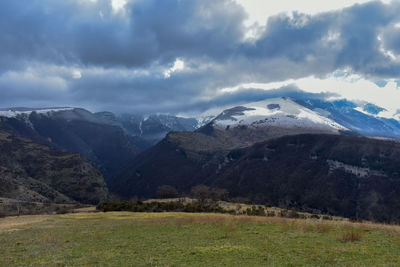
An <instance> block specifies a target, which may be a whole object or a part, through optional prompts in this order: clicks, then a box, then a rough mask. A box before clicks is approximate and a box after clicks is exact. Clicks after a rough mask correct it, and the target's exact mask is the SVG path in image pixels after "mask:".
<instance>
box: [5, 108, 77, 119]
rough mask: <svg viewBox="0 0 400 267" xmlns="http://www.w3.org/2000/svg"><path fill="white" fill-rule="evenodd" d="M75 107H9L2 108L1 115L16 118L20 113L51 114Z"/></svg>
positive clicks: (27, 114)
mask: <svg viewBox="0 0 400 267" xmlns="http://www.w3.org/2000/svg"><path fill="white" fill-rule="evenodd" d="M73 109H74V108H69V107H62V108H9V109H0V117H7V118H15V117H18V116H20V115H26V116H29V115H30V114H31V113H32V112H36V113H38V114H46V115H48V114H51V113H54V112H59V111H70V110H73Z"/></svg>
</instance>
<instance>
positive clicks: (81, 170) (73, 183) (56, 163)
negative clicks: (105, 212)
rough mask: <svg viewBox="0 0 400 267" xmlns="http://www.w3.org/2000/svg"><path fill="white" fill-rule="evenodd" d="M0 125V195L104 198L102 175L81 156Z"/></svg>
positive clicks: (77, 199)
mask: <svg viewBox="0 0 400 267" xmlns="http://www.w3.org/2000/svg"><path fill="white" fill-rule="evenodd" d="M0 127H1V128H0V184H1V186H0V197H2V198H9V199H14V200H18V201H22V202H40V203H78V202H81V203H93V204H95V203H98V202H99V201H103V200H105V199H106V198H107V197H108V190H107V187H106V184H105V182H104V178H103V176H102V175H101V173H100V172H99V171H98V170H97V169H96V168H94V167H93V166H92V165H91V164H90V163H89V162H88V161H87V160H86V159H84V158H83V157H82V156H80V155H78V154H71V153H64V152H60V151H58V150H55V149H53V148H50V147H48V146H45V145H40V144H37V143H34V142H32V141H31V140H28V139H24V138H20V137H16V136H14V135H12V134H10V133H9V132H7V131H6V130H5V128H4V127H3V126H2V125H1V124H0Z"/></svg>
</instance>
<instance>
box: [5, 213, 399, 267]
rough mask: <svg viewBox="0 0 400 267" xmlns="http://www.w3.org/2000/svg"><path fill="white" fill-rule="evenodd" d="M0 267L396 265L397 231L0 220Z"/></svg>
mask: <svg viewBox="0 0 400 267" xmlns="http://www.w3.org/2000/svg"><path fill="white" fill-rule="evenodd" d="M0 244H1V245H0V255H2V256H1V257H0V265H1V266H15V265H19V266H22V265H23V266H38V265H42V266H76V265H80V266H81V265H83V266H90V265H96V266H338V265H340V266H395V265H399V264H400V227H398V226H388V225H379V224H367V223H364V224H363V223H350V222H345V221H317V220H311V219H307V220H304V219H298V220H296V219H287V218H279V217H248V216H231V215H221V214H186V213H130V212H109V213H74V214H64V215H37V216H21V217H8V218H2V219H0Z"/></svg>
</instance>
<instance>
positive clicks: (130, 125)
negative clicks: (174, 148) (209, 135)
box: [117, 114, 198, 144]
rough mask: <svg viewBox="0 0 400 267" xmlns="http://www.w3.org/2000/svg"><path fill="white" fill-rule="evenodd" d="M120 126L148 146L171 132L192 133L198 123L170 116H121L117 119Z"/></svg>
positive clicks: (193, 120) (191, 119)
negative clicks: (144, 141) (147, 143)
mask: <svg viewBox="0 0 400 267" xmlns="http://www.w3.org/2000/svg"><path fill="white" fill-rule="evenodd" d="M117 120H118V121H119V122H120V123H121V126H122V127H123V128H124V129H125V130H126V131H127V132H128V133H129V134H130V135H132V136H138V137H140V138H142V139H144V140H146V141H147V142H149V143H150V144H155V143H157V142H158V141H160V140H161V139H163V138H164V137H165V136H166V135H167V133H169V132H171V131H179V132H181V131H182V132H185V131H189V132H190V131H194V130H196V128H197V126H198V121H197V120H196V119H194V118H181V117H176V116H172V115H150V116H143V115H132V114H122V115H121V116H119V117H118V118H117Z"/></svg>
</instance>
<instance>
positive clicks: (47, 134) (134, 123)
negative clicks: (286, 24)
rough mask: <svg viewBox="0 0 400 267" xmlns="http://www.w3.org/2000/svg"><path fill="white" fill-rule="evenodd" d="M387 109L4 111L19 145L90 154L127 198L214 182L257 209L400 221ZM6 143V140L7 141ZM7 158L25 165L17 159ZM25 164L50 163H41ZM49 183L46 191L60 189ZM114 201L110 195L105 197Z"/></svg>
mask: <svg viewBox="0 0 400 267" xmlns="http://www.w3.org/2000/svg"><path fill="white" fill-rule="evenodd" d="M382 112H385V110H384V109H382V108H380V107H378V106H375V105H373V104H370V103H363V104H356V103H354V102H351V101H348V100H334V101H327V100H321V99H319V98H301V97H300V98H287V97H283V98H273V99H266V100H263V101H258V102H252V103H243V104H241V105H238V106H234V107H229V108H226V109H224V110H222V111H221V112H219V113H215V114H213V115H210V112H208V113H207V112H206V113H207V116H205V115H204V114H206V113H204V114H202V115H200V116H199V117H198V118H183V117H177V116H172V115H162V114H153V115H146V116H145V115H138V114H117V115H116V114H114V113H111V112H97V113H92V112H90V111H87V110H85V109H81V108H68V107H65V108H47V109H29V108H10V109H3V110H0V123H1V124H2V127H3V129H4V131H5V132H7V134H8V135H9V136H12V138H14V139H15V140H27V141H24V142H25V143H23V144H24V145H21V146H20V147H22V148H23V149H25V150H24V151H27V150H29V149H34V150H40V151H41V153H44V152H43V151H48V152H47V153H50V151H60V152H58V153H66V154H68V153H78V154H80V155H82V156H83V157H85V158H87V159H88V160H89V161H90V163H89V164H92V165H93V166H94V167H96V168H97V169H98V170H99V171H100V172H101V174H100V173H98V174H100V176H99V175H95V174H94V173H95V172H91V173H92V178H90V179H93V180H95V181H100V180H101V179H102V177H103V176H104V180H102V181H105V183H104V186H103V187H102V188H105V185H107V188H105V189H106V191H107V190H109V191H110V192H111V193H112V194H113V195H114V196H116V197H120V198H123V199H129V198H131V197H135V196H136V197H144V198H148V197H154V196H155V194H156V190H157V188H158V187H159V186H161V185H170V186H173V187H175V188H176V189H178V191H179V192H181V193H183V194H186V193H188V192H189V191H190V189H191V187H193V186H196V185H199V184H205V185H208V186H211V187H219V188H224V189H226V190H228V191H229V193H230V197H232V198H238V197H245V198H248V199H250V200H252V201H254V202H257V203H269V204H272V205H276V206H281V207H292V208H293V207H294V208H299V209H302V210H308V211H317V212H324V213H329V214H334V215H341V216H347V217H351V216H355V217H361V218H365V219H370V220H379V221H400V213H398V212H397V211H395V207H396V206H397V205H399V204H400V198H398V197H397V195H398V192H399V190H400V187H399V186H400V185H399V181H400V180H399V179H400V177H399V173H400V170H398V167H397V166H399V163H400V162H399V158H400V157H399V156H400V145H399V142H398V140H400V122H399V120H398V118H397V117H396V116H392V117H391V118H387V117H388V116H386V118H385V117H381V116H380V115H381V114H382ZM7 138H8V137H7ZM7 138H5V139H4V140H1V142H0V143H2V144H7V142H6V140H8V139H7ZM28 140H29V141H28ZM44 147H46V149H47V150H46V149H44ZM22 148H20V149H22ZM13 149H14V148H13ZM4 153H5V150H2V152H1V153H0V154H2V155H3V158H6V157H7V156H6V155H7V154H4ZM51 153H55V152H51ZM51 153H50V154H51ZM71 155H76V154H71ZM8 156H9V157H11V159H12V160H14V161H20V158H18V157H17V155H14V154H12V155H11V156H10V155H8ZM41 157H42V158H45V156H41ZM82 160H85V159H83V158H82ZM23 162H24V164H23V166H30V164H32V165H33V166H35V164H42V163H39V162H36V161H34V160H33V159H32V158H23ZM73 164H77V165H78V166H79V164H82V163H79V162H75V163H73ZM73 164H72V163H70V164H69V165H71V166H72V165H73ZM55 165H56V166H61V165H59V164H55ZM92 165H90V166H92ZM8 166H14V165H12V164H11V165H8ZM15 166H17V165H15ZM62 166H63V167H62V168H61V167H60V168H61V170H64V168H66V166H65V165H62ZM8 168H10V167H8ZM37 168H39V167H37ZM52 168H55V167H54V166H53V167H52ZM72 168H73V169H74V170H75V169H77V168H75V167H72ZM78 169H79V168H78ZM58 171H60V170H58ZM71 175H74V174H71ZM8 177H14V176H8ZM99 177H101V178H99ZM60 179H61V178H60ZM8 180H9V181H11V180H13V179H12V178H11V179H8ZM16 180H19V181H21V179H16ZM50 180H51V179H50ZM50 180H46V181H47V182H46V185H49V186H50V187H52V186H53V184H52V183H50V182H48V181H50ZM93 183H94V184H99V185H102V183H99V182H93ZM9 184H10V183H9ZM9 187H10V188H11V187H12V186H11V185H10V186H9ZM25 187H26V188H29V186H25ZM100 187H101V186H100ZM14 188H15V185H14ZM67 188H69V187H67ZM29 190H31V189H29ZM29 190H28V191H29ZM54 190H55V191H57V192H59V193H60V194H63V195H65V196H67V198H65V201H66V199H69V200H75V201H82V200H84V201H86V202H88V201H91V202H95V201H94V199H96V200H100V198H93V197H94V196H93V194H91V190H92V189H88V190H89V191H88V190H86V191H87V192H89V193H88V194H87V195H86V196H85V197H86V199H85V198H82V197H81V196H74V197H71V196H70V195H68V194H67V192H66V191H63V190H61V189H59V188H58V189H54ZM60 190H61V191H60ZM66 190H67V191H68V190H70V189H66ZM96 190H97V189H96ZM31 191H32V190H31ZM106 191H104V192H106ZM6 192H17V191H15V190H14V191H12V190H11V191H10V190H3V192H0V197H4V196H5V195H6ZM96 192H97V191H96ZM10 194H11V195H18V194H17V193H9V194H8V195H7V197H12V196H11V195H10ZM54 194H55V195H57V194H56V193H54ZM54 194H53V195H54ZM95 195H96V197H98V196H97V194H95ZM105 195H108V191H107V192H106V193H104V195H103V198H102V199H104V196H105ZM20 197H21V196H18V198H20ZM45 198H46V199H49V198H48V197H45ZM38 199H40V198H38ZM58 199H64V198H62V197H58ZM53 201H54V200H53Z"/></svg>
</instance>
